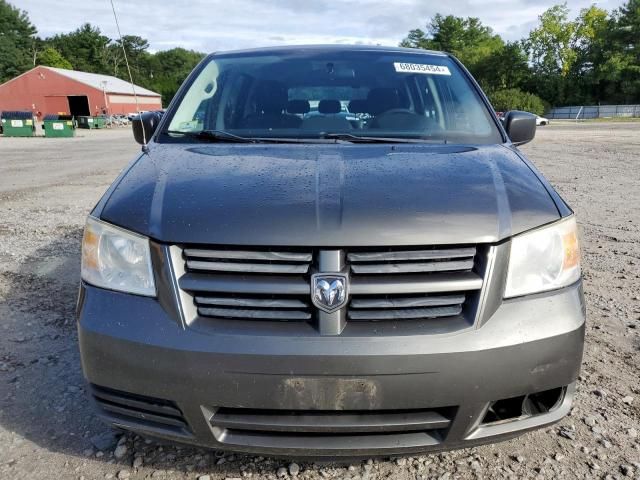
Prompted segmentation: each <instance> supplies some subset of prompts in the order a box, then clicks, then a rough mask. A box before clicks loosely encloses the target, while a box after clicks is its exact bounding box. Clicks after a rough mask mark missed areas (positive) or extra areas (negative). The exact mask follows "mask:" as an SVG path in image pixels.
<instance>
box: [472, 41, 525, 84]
mask: <svg viewBox="0 0 640 480" xmlns="http://www.w3.org/2000/svg"><path fill="white" fill-rule="evenodd" d="M474 76H475V77H476V78H477V79H478V81H479V82H480V83H481V85H482V87H483V88H484V89H486V90H490V91H493V90H499V89H505V88H527V86H528V82H529V79H530V77H531V71H530V69H529V65H528V61H527V54H526V52H525V51H524V48H523V46H522V43H521V42H509V43H507V44H506V45H504V46H503V47H501V48H499V49H497V50H494V51H493V52H491V53H490V54H489V55H488V56H487V57H486V58H485V59H484V60H483V61H482V62H481V63H480V64H479V65H477V66H476V68H475V72H474Z"/></svg>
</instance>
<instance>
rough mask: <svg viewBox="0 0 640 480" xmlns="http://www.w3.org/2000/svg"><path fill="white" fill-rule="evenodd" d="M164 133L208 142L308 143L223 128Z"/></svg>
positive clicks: (306, 141)
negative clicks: (254, 135) (253, 135)
mask: <svg viewBox="0 0 640 480" xmlns="http://www.w3.org/2000/svg"><path fill="white" fill-rule="evenodd" d="M164 133H167V134H172V135H182V136H185V137H189V138H195V139H197V140H204V141H209V142H233V143H308V140H306V139H304V138H284V137H241V136H240V135H236V134H234V133H230V132H226V131H224V130H199V131H197V132H189V131H187V132H181V131H179V130H166V131H165V132H164Z"/></svg>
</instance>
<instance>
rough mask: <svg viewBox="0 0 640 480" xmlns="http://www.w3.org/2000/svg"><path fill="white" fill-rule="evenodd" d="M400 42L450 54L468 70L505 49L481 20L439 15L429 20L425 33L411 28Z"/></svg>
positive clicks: (405, 45)
mask: <svg viewBox="0 0 640 480" xmlns="http://www.w3.org/2000/svg"><path fill="white" fill-rule="evenodd" d="M400 45H401V46H403V47H412V48H423V49H428V50H442V51H445V52H449V53H452V54H454V55H455V56H456V57H458V59H459V60H460V61H461V62H462V63H464V64H465V65H466V67H467V68H469V70H471V71H474V70H475V68H476V67H478V66H480V65H481V64H482V63H483V62H485V61H486V59H487V58H488V57H489V56H491V55H492V54H493V53H494V52H496V51H497V50H500V49H502V48H504V42H503V41H502V39H501V38H500V36H499V35H496V34H494V33H493V31H492V30H491V28H489V27H486V26H484V25H482V22H480V19H478V18H460V17H454V16H453V15H447V16H446V17H445V16H442V15H440V14H437V15H436V16H435V17H433V18H432V19H431V22H430V23H429V25H427V33H425V32H423V31H422V30H420V29H416V30H412V31H411V32H409V35H408V36H407V38H405V39H404V40H403V41H402V42H401V44H400Z"/></svg>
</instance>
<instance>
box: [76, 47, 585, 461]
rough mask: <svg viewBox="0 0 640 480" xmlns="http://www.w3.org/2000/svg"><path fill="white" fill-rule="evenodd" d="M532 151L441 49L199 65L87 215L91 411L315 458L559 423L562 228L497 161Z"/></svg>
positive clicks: (568, 303) (83, 301)
mask: <svg viewBox="0 0 640 480" xmlns="http://www.w3.org/2000/svg"><path fill="white" fill-rule="evenodd" d="M312 105H315V106H316V109H315V110H314V112H313V114H312V115H310V113H311V106H312ZM345 106H346V107H345ZM351 117H353V118H357V119H363V120H366V121H357V122H356V121H352V120H351ZM535 129H536V118H535V116H534V115H532V114H530V113H526V112H517V111H511V112H507V113H506V114H505V115H504V119H503V121H502V122H501V121H499V120H498V118H497V117H496V115H495V114H494V112H493V110H492V108H491V105H490V103H489V101H488V100H487V98H486V97H485V95H484V94H483V92H482V91H481V89H480V87H479V86H478V84H477V83H476V82H475V81H474V79H473V78H472V77H471V76H470V74H469V73H468V72H467V70H466V69H464V68H463V67H462V65H461V64H460V63H459V62H458V61H457V60H456V59H455V58H454V57H452V56H450V55H447V54H444V53H440V52H428V51H422V50H414V49H403V48H384V47H372V46H339V45H334V46H315V47H280V48H266V49H256V50H243V51H237V52H220V53H215V54H212V55H210V56H208V57H207V58H206V59H205V60H203V61H202V62H201V63H200V64H199V66H198V67H197V68H196V70H195V71H194V72H193V73H192V74H191V75H190V76H189V77H188V79H187V80H186V82H185V84H184V85H183V86H182V87H181V89H180V90H179V92H178V93H177V94H176V97H175V100H174V101H173V102H172V106H171V108H169V109H168V110H167V112H166V113H165V114H164V115H162V114H161V113H157V112H148V113H145V114H141V115H140V116H137V117H136V118H134V120H133V130H134V136H135V138H136V140H137V141H138V142H139V143H141V144H143V153H142V154H140V155H139V156H138V158H136V159H135V160H134V161H133V162H132V163H131V165H129V167H128V168H126V169H125V170H124V171H123V173H122V174H121V175H120V176H119V177H118V179H117V180H116V181H115V182H114V183H113V185H111V187H110V188H109V189H108V191H107V192H106V193H105V195H104V197H103V198H102V199H101V200H100V201H99V202H98V204H97V205H96V206H95V208H94V209H93V211H92V212H91V214H90V216H89V217H88V219H87V223H86V227H85V232H84V237H83V246H82V283H81V287H80V296H79V301H78V331H79V343H80V353H81V360H82V368H83V371H84V375H85V377H86V379H87V381H88V383H89V387H88V390H89V391H90V392H91V395H92V397H93V399H94V400H95V404H96V407H97V411H98V413H99V415H100V416H101V418H103V419H104V420H106V421H107V422H109V423H110V424H113V425H115V426H117V427H119V428H124V429H129V430H133V431H135V432H139V433H141V434H146V435H150V436H155V437H162V438H166V439H169V440H173V441H180V442H186V443H190V444H196V445H203V446H206V447H210V448H213V449H217V450H237V451H243V452H250V453H253V454H256V455H286V456H291V457H315V458H318V457H324V458H330V457H336V456H346V457H354V456H364V457H366V458H369V457H371V456H385V455H386V456H388V455H403V454H410V453H413V452H426V451H437V450H442V449H451V448H463V447H470V446H473V445H477V444H480V443H483V442H490V441H497V440H502V439H507V438H511V437H513V436H514V435H517V434H519V433H522V432H525V431H528V430H530V429H533V428H539V427H542V426H545V425H549V424H551V423H553V422H556V421H558V420H560V419H561V418H562V417H563V416H564V415H566V414H567V413H568V412H569V410H570V408H571V404H572V399H573V394H574V388H575V383H576V381H577V378H578V374H579V370H580V364H581V358H582V350H583V341H584V330H585V309H584V305H585V303H584V298H583V293H582V279H581V270H580V253H579V247H578V232H577V225H576V219H575V216H574V214H573V212H572V211H571V209H570V208H569V206H568V205H567V204H566V203H565V201H564V200H563V199H562V198H561V197H560V195H559V194H558V193H557V192H556V191H555V190H554V189H553V187H552V186H551V185H550V184H549V182H548V181H547V180H545V178H544V177H543V176H542V174H541V173H540V172H538V171H537V169H536V168H535V167H534V166H533V165H532V164H531V162H529V160H527V158H526V157H525V156H524V155H523V153H522V152H520V151H519V150H518V148H517V146H518V145H522V144H524V143H526V142H528V141H530V140H532V139H533V137H534V135H535Z"/></svg>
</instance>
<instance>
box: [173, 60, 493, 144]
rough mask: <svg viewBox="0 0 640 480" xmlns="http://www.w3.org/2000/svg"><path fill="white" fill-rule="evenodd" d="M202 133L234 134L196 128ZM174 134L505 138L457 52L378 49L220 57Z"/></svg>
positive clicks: (186, 102)
mask: <svg viewBox="0 0 640 480" xmlns="http://www.w3.org/2000/svg"><path fill="white" fill-rule="evenodd" d="M202 132H205V133H210V134H211V133H212V132H217V133H218V134H219V133H222V134H225V136H220V135H217V136H213V135H209V136H204V135H196V134H199V133H202ZM164 133H165V134H167V135H168V136H169V137H180V136H191V138H194V137H197V138H201V139H205V138H207V139H212V138H217V139H220V138H226V139H230V138H231V137H230V136H229V135H228V134H232V135H235V136H237V137H243V138H244V139H248V138H265V139H266V138H269V139H272V140H276V139H278V138H282V139H285V138H287V139H314V138H315V139H318V138H344V139H347V140H349V139H351V140H353V139H356V137H358V138H361V139H365V138H369V139H371V140H383V139H390V140H392V139H416V140H427V141H428V140H433V141H438V142H455V143H467V144H483V143H502V138H501V135H500V133H499V131H498V129H497V127H496V125H495V123H494V121H493V120H492V118H491V117H490V114H489V111H488V109H487V107H486V106H485V104H484V103H483V102H482V100H481V99H480V97H479V95H478V93H477V92H476V90H475V89H474V88H473V86H472V85H471V83H470V82H469V80H468V78H467V76H466V74H465V73H464V72H463V71H462V70H461V69H460V68H459V67H458V66H457V65H456V63H455V62H453V61H452V60H451V59H450V58H448V57H447V56H445V55H438V54H427V53H419V52H416V53H411V52H393V51H375V50H367V51H365V50H363V51H358V50H352V51H350V50H330V49H329V50H323V51H319V50H314V49H299V50H290V51H284V52H280V51H279V52H274V51H266V52H265V53H256V52H250V53H236V54H233V53H230V54H219V55H215V56H213V57H211V59H210V60H209V62H208V63H207V64H206V65H204V66H203V67H201V70H200V73H199V74H198V75H197V76H196V78H195V79H194V80H193V81H192V82H191V85H190V86H189V87H188V90H187V92H186V93H185V94H184V96H183V97H182V100H181V102H180V103H179V104H178V105H177V107H176V108H175V109H174V112H173V114H172V117H171V120H170V122H169V127H168V131H165V132H164ZM181 133H182V134H183V135H180V134H181ZM374 137H375V138H374Z"/></svg>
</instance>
